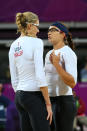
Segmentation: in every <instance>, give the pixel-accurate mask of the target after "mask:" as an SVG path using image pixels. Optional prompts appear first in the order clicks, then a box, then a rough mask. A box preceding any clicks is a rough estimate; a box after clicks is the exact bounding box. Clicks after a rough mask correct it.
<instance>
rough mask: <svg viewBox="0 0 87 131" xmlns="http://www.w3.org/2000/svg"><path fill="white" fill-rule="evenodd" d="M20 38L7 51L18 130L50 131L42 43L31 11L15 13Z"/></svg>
mask: <svg viewBox="0 0 87 131" xmlns="http://www.w3.org/2000/svg"><path fill="white" fill-rule="evenodd" d="M16 24H17V27H18V32H20V33H21V35H20V37H19V38H18V39H16V40H15V41H14V42H13V43H12V45H11V47H10V51H9V64H10V73H11V82H12V86H13V88H14V90H15V92H16V96H15V102H16V106H17V109H18V111H19V114H20V123H21V130H22V131H29V130H33V131H50V126H49V124H50V123H51V121H52V109H51V103H50V99H49V96H48V89H47V83H46V79H45V73H44V70H43V42H42V40H41V39H39V38H37V36H36V35H37V33H38V32H39V29H38V26H39V18H38V16H37V15H36V14H34V13H32V12H24V13H17V14H16Z"/></svg>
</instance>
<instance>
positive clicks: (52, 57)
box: [50, 50, 60, 66]
mask: <svg viewBox="0 0 87 131" xmlns="http://www.w3.org/2000/svg"><path fill="white" fill-rule="evenodd" d="M50 61H51V63H52V64H53V65H54V66H56V65H57V64H58V63H59V61H60V53H59V54H58V55H57V56H56V55H55V53H54V50H53V52H52V53H51V54H50Z"/></svg>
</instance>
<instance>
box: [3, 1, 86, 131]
mask: <svg viewBox="0 0 87 131" xmlns="http://www.w3.org/2000/svg"><path fill="white" fill-rule="evenodd" d="M25 11H32V12H34V13H36V14H37V15H38V16H39V18H40V27H39V29H40V32H39V34H38V37H39V38H41V39H42V40H43V42H44V59H45V55H46V53H47V52H48V51H49V50H50V49H52V45H51V44H50V43H49V42H48V40H47V32H48V27H49V26H50V25H51V23H53V22H55V21H60V22H63V23H64V24H65V25H66V26H67V27H68V29H69V31H70V32H71V33H72V37H73V41H74V44H75V53H76V55H77V58H78V65H77V67H78V82H77V85H76V87H75V89H74V91H75V93H76V96H77V98H78V97H80V98H81V99H82V101H83V103H84V105H85V106H84V107H83V108H84V109H82V110H81V111H82V112H81V113H82V114H84V115H85V120H83V119H82V120H80V121H79V120H78V121H79V123H80V126H79V124H78V122H77V124H76V126H75V128H76V130H78V131H87V128H86V126H87V119H86V115H87V95H86V94H87V93H86V92H87V0H43V1H42V0H25V1H24V0H14V1H13V0H9V1H5V0H1V2H0V112H1V113H0V114H3V116H2V115H0V122H1V123H0V131H1V130H3V131H4V130H6V131H20V126H19V117H18V112H17V110H16V107H15V104H14V96H15V93H14V91H13V89H12V87H11V80H10V72H9V60H8V52H9V48H10V45H11V43H12V42H13V41H14V40H15V39H16V38H17V37H18V36H19V34H17V27H16V24H15V15H16V13H18V12H25ZM72 64H73V63H72ZM3 99H4V100H3ZM76 100H78V99H76ZM78 103H79V104H78V105H79V106H78V105H77V107H80V102H79V101H78ZM82 114H81V115H82ZM2 118H3V121H2ZM84 121H85V122H84ZM3 123H4V124H3ZM79 127H80V128H79Z"/></svg>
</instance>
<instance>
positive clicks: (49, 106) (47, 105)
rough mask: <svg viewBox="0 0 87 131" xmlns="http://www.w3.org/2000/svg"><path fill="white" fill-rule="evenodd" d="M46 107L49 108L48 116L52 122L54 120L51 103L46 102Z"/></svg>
mask: <svg viewBox="0 0 87 131" xmlns="http://www.w3.org/2000/svg"><path fill="white" fill-rule="evenodd" d="M46 108H47V112H48V116H47V120H49V122H50V124H51V122H52V115H53V112H52V108H51V104H46Z"/></svg>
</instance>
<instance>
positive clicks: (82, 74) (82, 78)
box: [80, 57, 87, 82]
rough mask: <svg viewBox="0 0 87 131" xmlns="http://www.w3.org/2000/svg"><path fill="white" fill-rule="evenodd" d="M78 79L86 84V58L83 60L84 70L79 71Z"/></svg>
mask: <svg viewBox="0 0 87 131" xmlns="http://www.w3.org/2000/svg"><path fill="white" fill-rule="evenodd" d="M80 77H81V82H87V57H86V59H85V65H84V68H82V69H81V72H80Z"/></svg>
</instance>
